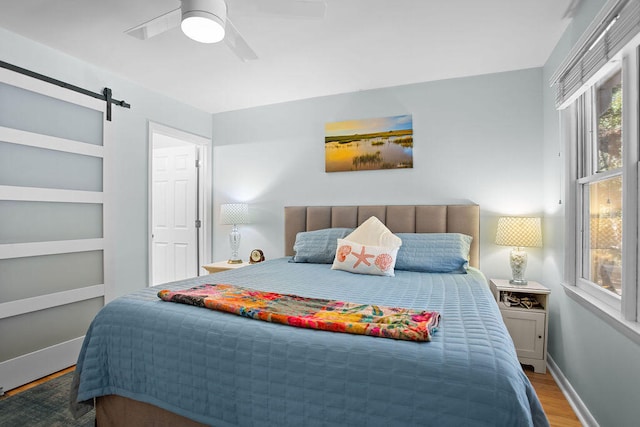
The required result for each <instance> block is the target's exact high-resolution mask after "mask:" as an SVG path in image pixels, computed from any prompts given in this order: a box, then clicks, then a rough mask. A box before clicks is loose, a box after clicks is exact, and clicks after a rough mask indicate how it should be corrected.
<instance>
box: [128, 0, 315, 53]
mask: <svg viewBox="0 0 640 427" xmlns="http://www.w3.org/2000/svg"><path fill="white" fill-rule="evenodd" d="M243 3H244V5H245V6H246V2H243ZM255 6H256V9H257V11H258V12H262V13H267V14H275V15H286V16H296V17H320V18H321V17H324V15H325V9H326V2H325V0H271V1H264V0H258V1H257V4H256V5H255ZM239 10H242V8H240V9H239ZM227 12H228V8H227V2H226V1H225V0H182V1H181V4H180V7H178V8H177V9H174V10H171V11H169V12H167V13H164V14H162V15H160V16H157V17H155V18H153V19H151V20H149V21H147V22H144V23H142V24H140V25H136V26H135V27H133V28H130V29H128V30H127V31H125V33H126V34H128V35H130V36H132V37H135V38H138V39H140V40H146V39H148V38H151V37H153V36H156V35H158V34H161V33H164V32H165V31H168V30H170V29H172V28H175V27H177V26H180V27H181V28H182V31H183V32H184V33H185V34H186V35H187V37H189V38H191V39H193V40H195V41H198V42H201V43H217V42H219V41H221V40H224V42H225V43H226V44H227V45H228V46H229V48H231V50H232V51H233V53H235V54H236V55H238V57H239V58H240V59H242V60H243V61H251V60H255V59H258V55H256V53H255V52H254V51H253V49H251V47H250V46H249V44H248V43H247V42H246V40H245V39H244V38H243V37H242V36H241V35H240V32H239V31H238V29H237V28H236V27H235V25H233V23H232V22H231V20H230V19H229V17H228V15H227Z"/></svg>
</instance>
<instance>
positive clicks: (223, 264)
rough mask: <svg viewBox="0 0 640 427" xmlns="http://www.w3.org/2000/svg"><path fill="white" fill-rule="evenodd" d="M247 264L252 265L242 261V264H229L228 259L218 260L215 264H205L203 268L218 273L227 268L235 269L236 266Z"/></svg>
mask: <svg viewBox="0 0 640 427" xmlns="http://www.w3.org/2000/svg"><path fill="white" fill-rule="evenodd" d="M247 265H251V264H249V263H248V262H244V261H243V262H242V264H229V263H228V262H227V261H218V262H214V263H213V264H207V265H203V266H202V268H204V269H205V270H207V271H208V272H209V274H211V273H218V272H220V271H226V270H235V269H236V268H241V267H246V266H247Z"/></svg>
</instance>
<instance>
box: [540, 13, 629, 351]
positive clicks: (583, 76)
mask: <svg viewBox="0 0 640 427" xmlns="http://www.w3.org/2000/svg"><path fill="white" fill-rule="evenodd" d="M639 50H640V2H638V1H635V0H608V1H607V3H606V4H605V5H604V6H603V7H602V9H601V11H600V13H599V14H598V15H597V16H596V18H595V19H594V21H593V22H592V23H591V25H590V26H589V27H588V28H587V30H586V31H585V33H584V34H583V35H582V36H581V37H580V39H579V40H578V41H577V42H576V44H575V46H574V47H573V48H572V50H571V51H570V52H569V54H568V56H567V57H566V58H565V60H564V61H563V62H562V64H560V66H559V67H558V69H557V70H556V72H555V73H554V75H553V76H552V77H551V84H552V86H554V87H555V88H556V107H557V108H558V109H559V110H560V111H561V126H562V129H563V136H562V139H563V142H564V146H565V153H566V155H565V181H564V184H565V191H566V196H565V199H564V200H565V202H566V203H565V248H564V249H565V263H564V266H565V268H564V284H565V292H566V293H567V294H568V295H569V296H571V297H572V298H574V299H575V300H576V301H578V302H579V303H581V304H583V305H584V306H585V307H586V308H589V309H591V310H592V311H594V312H595V313H596V314H597V315H598V316H599V317H601V318H602V319H604V320H606V321H607V322H608V323H609V324H610V325H612V326H614V327H616V328H617V329H618V330H620V331H621V332H623V333H625V334H626V335H627V336H629V337H631V338H633V339H634V340H635V341H636V342H638V343H640V285H639V284H638V262H639V260H640V254H639V252H638V251H639V249H638V247H639V242H638V240H639V239H638V236H639V226H638V224H639V222H640V217H639V214H640V213H639V206H640V204H639V201H640V200H639V199H640V193H639V190H640V186H639V180H638V168H639V164H640V143H639V134H640V51H639ZM623 231H624V232H623Z"/></svg>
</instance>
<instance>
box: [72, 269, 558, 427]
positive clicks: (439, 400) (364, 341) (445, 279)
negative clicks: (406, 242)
mask: <svg viewBox="0 0 640 427" xmlns="http://www.w3.org/2000/svg"><path fill="white" fill-rule="evenodd" d="M203 283H228V284H233V285H237V286H243V287H248V288H253V289H258V290H266V291H273V292H279V293H288V294H296V295H300V296H306V297H313V298H328V299H336V300H342V301H348V302H358V303H366V304H378V305H385V306H399V307H406V308H413V309H427V310H435V311H438V312H440V314H441V322H440V327H439V330H438V331H437V332H435V333H434V334H433V337H432V341H431V342H423V343H416V342H408V341H397V340H392V339H386V338H374V337H369V336H364V335H350V334H341V333H336V332H328V331H319V330H309V329H302V328H295V327H291V326H287V325H281V324H275V323H268V322H261V321H259V320H253V319H247V318H243V317H240V316H236V315H233V314H229V313H222V312H215V311H212V310H208V309H204V308H200V307H193V306H189V305H184V304H176V303H171V302H165V301H162V300H160V299H159V298H158V297H157V295H156V294H157V292H158V290H160V289H170V290H179V289H185V288H189V287H192V286H195V285H198V284H203ZM108 394H117V395H120V396H124V397H128V398H132V399H135V400H138V401H141V402H146V403H150V404H153V405H156V406H159V407H161V408H164V409H167V410H169V411H171V412H174V413H176V414H179V415H182V416H185V417H188V418H191V419H193V420H195V421H199V422H201V423H204V424H209V425H215V426H253V425H278V426H287V425H291V426H300V425H305V426H315V425H318V426H346V425H371V426H389V425H407V426H412V425H416V426H417V425H447V426H455V425H474V426H483V425H484V426H515V425H517V426H530V425H536V426H537V425H541V426H543V425H548V422H547V419H546V417H545V415H544V412H543V410H542V408H541V406H540V403H539V401H538V399H537V396H536V394H535V391H534V390H533V388H532V386H531V384H530V382H529V380H528V379H527V377H526V375H525V374H524V373H523V371H522V368H521V367H520V364H519V363H518V360H517V357H516V353H515V349H514V346H513V342H512V341H511V338H510V336H509V334H508V332H507V329H506V327H505V325H504V323H503V321H502V318H501V315H500V312H499V310H498V307H497V305H496V304H495V301H494V299H493V296H492V294H491V292H490V290H489V288H488V286H487V282H486V279H485V278H484V276H483V275H482V273H481V272H480V271H478V270H475V269H469V273H468V274H438V273H417V272H411V271H396V276H395V277H384V276H368V275H358V274H352V273H348V272H344V271H337V270H331V266H330V265H328V264H304V263H290V262H288V258H281V259H276V260H272V261H266V262H263V263H260V264H256V265H252V266H248V267H244V268H241V269H236V270H230V271H225V272H221V273H216V274H214V275H209V276H203V277H199V278H193V279H188V280H184V281H179V282H174V283H171V284H166V285H160V286H158V287H154V288H147V289H144V290H141V291H138V292H136V293H133V294H131V295H128V296H125V297H121V298H118V299H116V300H114V301H112V302H111V303H109V304H107V305H106V306H105V307H104V308H103V309H102V310H101V311H100V312H99V313H98V314H97V316H96V318H95V319H94V321H93V322H92V324H91V326H90V328H89V330H88V332H87V335H86V337H85V340H84V343H83V346H82V349H81V353H80V356H79V359H78V364H77V368H76V384H75V387H74V390H72V398H73V399H74V400H77V401H79V402H85V403H87V404H89V403H90V402H91V400H92V399H93V398H94V397H98V396H102V395H108Z"/></svg>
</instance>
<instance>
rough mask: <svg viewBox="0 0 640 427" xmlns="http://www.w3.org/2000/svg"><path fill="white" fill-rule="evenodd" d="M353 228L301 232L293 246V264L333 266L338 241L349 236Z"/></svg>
mask: <svg viewBox="0 0 640 427" xmlns="http://www.w3.org/2000/svg"><path fill="white" fill-rule="evenodd" d="M352 231H353V228H325V229H322V230H315V231H301V232H300V233H298V234H297V235H296V243H295V244H294V245H293V250H294V251H295V253H296V254H295V255H294V256H293V258H292V259H291V261H293V262H309V263H314V264H333V260H334V258H335V257H336V250H337V248H338V239H342V238H344V237H346V236H347V235H349V234H350V233H351V232H352Z"/></svg>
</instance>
